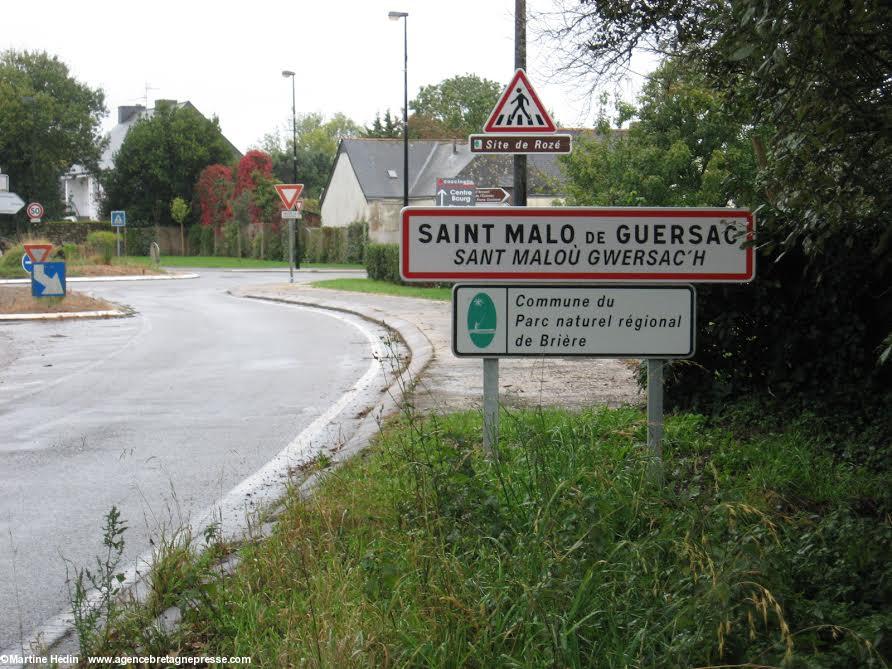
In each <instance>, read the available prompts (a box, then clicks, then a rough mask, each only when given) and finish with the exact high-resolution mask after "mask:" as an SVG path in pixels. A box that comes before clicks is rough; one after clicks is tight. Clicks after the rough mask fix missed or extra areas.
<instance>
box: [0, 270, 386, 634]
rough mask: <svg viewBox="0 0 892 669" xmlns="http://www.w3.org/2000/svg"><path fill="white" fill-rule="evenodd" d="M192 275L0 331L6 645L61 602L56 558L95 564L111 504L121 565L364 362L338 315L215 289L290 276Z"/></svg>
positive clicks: (267, 453)
mask: <svg viewBox="0 0 892 669" xmlns="http://www.w3.org/2000/svg"><path fill="white" fill-rule="evenodd" d="M199 271H200V272H201V275H202V276H201V278H199V279H192V280H182V281H152V282H132V283H131V282H126V283H125V282H115V283H104V284H100V283H88V284H71V285H70V286H69V288H70V289H74V290H79V291H84V292H89V293H91V294H95V295H97V296H100V297H104V298H106V299H110V300H112V301H115V302H118V303H124V304H128V305H131V306H132V307H134V308H135V309H136V310H137V312H138V314H137V315H136V316H135V317H133V318H126V319H114V320H93V321H82V322H79V321H63V322H30V323H10V324H0V649H4V648H9V647H10V646H13V645H15V644H17V643H19V640H20V639H21V638H23V635H25V636H26V635H28V634H29V633H30V632H31V631H32V630H33V629H34V628H35V627H36V626H38V625H40V624H41V623H42V622H44V621H45V620H47V619H48V618H50V617H52V616H54V615H56V614H58V613H60V612H61V611H62V610H63V609H65V608H66V607H67V606H68V595H67V588H66V585H65V575H66V562H65V561H66V560H69V561H70V562H71V564H74V565H88V564H91V563H94V562H95V560H94V558H93V556H96V555H98V554H99V553H100V551H101V549H102V536H101V527H102V523H103V516H104V515H105V514H106V513H107V511H108V510H109V509H110V508H111V507H112V506H113V505H116V506H117V507H118V508H119V509H121V512H122V516H123V517H124V518H125V519H126V520H127V523H128V525H129V529H128V530H127V532H126V534H125V541H126V545H127V548H126V553H125V564H126V563H127V562H128V561H132V560H133V559H135V558H136V556H138V555H139V554H140V553H142V552H144V551H145V550H147V549H148V548H149V544H148V536H149V532H157V531H158V528H159V527H162V526H168V527H170V526H179V525H182V524H183V520H184V519H186V518H188V517H189V516H190V514H192V515H195V514H197V513H199V512H201V511H202V510H204V509H205V508H207V507H208V506H209V505H211V504H213V503H214V502H215V501H216V500H217V499H218V498H219V497H220V496H221V495H222V494H223V493H225V492H226V491H227V490H229V489H230V488H232V487H233V486H234V485H236V484H237V483H238V482H239V481H241V480H242V479H244V478H245V477H246V476H248V475H250V474H251V473H253V472H255V471H256V470H257V469H259V468H260V467H261V466H262V465H263V464H264V463H265V462H266V461H267V460H269V459H270V458H271V457H272V456H273V455H275V454H276V453H277V452H278V451H280V450H281V449H282V448H283V447H284V446H286V445H287V444H288V443H289V442H290V441H291V440H292V439H293V438H294V437H295V435H297V434H298V433H299V432H300V431H301V430H302V429H303V428H304V427H305V426H307V425H308V424H309V423H310V422H312V420H313V419H314V418H315V417H316V416H318V415H320V414H321V413H323V412H324V411H325V410H326V408H327V407H328V406H330V405H331V404H332V403H333V402H335V401H336V400H337V399H338V397H340V395H341V394H342V393H343V392H345V391H346V390H348V389H349V388H350V387H351V386H352V385H353V383H354V382H355V381H356V380H357V379H358V378H359V377H360V376H362V374H363V373H364V372H365V371H366V370H367V369H368V368H369V364H370V352H369V345H368V341H367V340H366V338H365V337H364V336H363V335H362V333H361V332H360V331H359V330H357V329H355V328H353V327H351V326H348V325H345V324H344V323H343V322H342V321H338V320H335V319H333V318H331V317H330V316H327V315H325V314H323V313H318V312H311V311H306V310H302V309H299V308H295V307H292V306H286V305H278V304H269V303H263V302H257V301H252V300H245V299H238V298H234V297H231V296H229V295H227V294H226V293H225V291H226V289H228V288H234V287H236V286H238V285H245V284H251V283H272V282H281V281H287V274H285V273H283V274H282V275H278V274H276V275H264V274H244V273H225V272H219V271H208V270H199ZM317 278H318V275H317ZM326 278H327V277H326Z"/></svg>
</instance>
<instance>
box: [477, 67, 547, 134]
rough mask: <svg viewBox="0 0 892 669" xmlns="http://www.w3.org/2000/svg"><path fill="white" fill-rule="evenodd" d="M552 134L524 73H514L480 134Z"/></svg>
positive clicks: (544, 113) (534, 92) (545, 112)
mask: <svg viewBox="0 0 892 669" xmlns="http://www.w3.org/2000/svg"><path fill="white" fill-rule="evenodd" d="M554 131H555V127H554V121H552V120H551V116H549V115H548V112H547V111H545V105H543V104H542V103H541V102H540V101H539V96H538V95H536V91H535V90H534V89H533V85H532V84H531V83H530V80H529V79H527V75H526V72H524V71H523V70H517V71H516V72H515V73H514V78H513V79H511V83H510V84H508V88H506V89H505V90H504V92H503V93H502V96H501V97H500V98H499V101H498V102H497V103H496V106H495V107H494V108H493V110H492V113H491V114H490V115H489V120H487V122H486V125H485V126H484V127H483V132H526V133H533V132H554Z"/></svg>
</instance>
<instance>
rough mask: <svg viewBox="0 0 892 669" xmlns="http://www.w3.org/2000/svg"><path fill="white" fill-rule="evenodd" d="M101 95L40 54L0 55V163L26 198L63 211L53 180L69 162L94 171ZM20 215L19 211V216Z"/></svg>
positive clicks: (49, 212)
mask: <svg viewBox="0 0 892 669" xmlns="http://www.w3.org/2000/svg"><path fill="white" fill-rule="evenodd" d="M105 113H106V108H105V96H104V94H103V92H102V91H101V90H100V89H93V88H90V87H89V86H86V85H85V84H82V83H80V82H79V81H77V80H76V79H75V78H74V77H72V76H71V74H70V72H69V69H68V66H66V65H65V64H64V63H63V62H61V61H60V60H59V59H58V58H56V57H55V56H50V55H48V54H47V53H45V52H28V51H24V52H16V51H5V52H3V53H2V54H0V167H2V168H3V171H4V172H6V173H7V174H9V175H10V180H11V183H12V188H13V190H14V191H16V192H18V193H19V194H21V195H22V197H23V198H25V199H26V200H38V201H40V202H41V203H43V205H44V207H45V208H46V210H47V215H48V216H50V217H56V216H59V215H60V214H62V213H63V205H62V203H61V198H60V196H59V178H60V177H61V176H62V174H63V173H64V172H66V171H67V170H68V169H69V168H70V167H71V166H72V165H75V164H79V165H83V166H85V167H87V168H88V169H91V170H93V171H96V170H97V169H98V164H99V158H100V156H101V155H102V149H103V146H104V141H103V140H102V139H101V135H100V121H101V119H102V117H103V116H104V115H105ZM20 215H21V216H24V214H23V213H22V214H20Z"/></svg>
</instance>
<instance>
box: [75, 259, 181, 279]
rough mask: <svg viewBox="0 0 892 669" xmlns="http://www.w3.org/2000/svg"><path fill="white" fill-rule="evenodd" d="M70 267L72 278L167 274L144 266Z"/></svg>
mask: <svg viewBox="0 0 892 669" xmlns="http://www.w3.org/2000/svg"><path fill="white" fill-rule="evenodd" d="M69 266H70V268H71V272H70V276H149V275H157V274H167V272H165V271H164V270H162V269H155V268H154V267H147V266H144V265H123V264H121V265H119V264H114V265H102V264H94V265H88V264H80V263H79V262H77V261H75V262H72V263H70V264H69Z"/></svg>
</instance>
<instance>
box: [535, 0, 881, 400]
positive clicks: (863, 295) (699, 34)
mask: <svg viewBox="0 0 892 669" xmlns="http://www.w3.org/2000/svg"><path fill="white" fill-rule="evenodd" d="M563 8H564V12H563V14H562V15H561V17H560V22H559V23H558V24H555V27H553V28H549V29H548V30H547V31H546V32H547V33H550V35H551V36H552V37H557V38H558V39H559V44H560V45H561V47H562V48H566V53H565V55H566V56H567V58H566V61H565V63H566V66H567V71H568V72H569V73H570V74H571V75H580V76H582V75H587V76H590V75H592V74H594V75H595V76H596V78H599V79H600V80H603V79H604V78H606V77H609V76H611V75H613V74H616V73H617V72H618V71H620V70H621V69H622V68H623V67H625V66H626V65H627V64H628V61H629V58H630V56H631V53H632V49H633V48H636V47H640V46H649V47H650V48H653V49H655V50H657V51H660V52H662V53H663V54H666V55H669V56H671V58H672V60H673V62H674V63H675V66H674V67H675V69H676V72H677V73H679V74H683V75H684V76H685V77H686V78H687V80H688V81H693V82H695V83H697V84H698V86H700V87H701V88H702V89H703V90H704V91H706V92H709V93H711V94H712V95H713V96H714V99H715V100H716V101H717V102H718V103H719V107H718V108H717V110H719V111H721V112H722V115H723V116H724V118H725V119H731V120H734V121H735V122H736V123H737V124H738V127H739V129H740V137H739V138H738V141H737V142H736V143H735V142H728V143H727V145H726V144H720V145H718V146H719V151H720V152H721V153H724V160H723V162H722V163H721V166H722V170H720V171H718V172H716V173H715V175H714V178H713V179H712V184H711V185H710V188H711V189H712V192H714V193H715V195H716V196H717V197H718V196H719V195H722V194H730V195H732V196H733V197H735V198H737V197H739V199H735V201H736V202H737V204H739V205H745V206H750V207H751V208H753V209H754V210H755V211H756V212H757V218H758V228H757V235H758V238H757V245H758V246H757V252H758V261H757V266H758V268H759V269H758V273H759V277H758V278H757V280H756V281H755V282H754V283H753V284H752V285H750V286H741V287H738V286H704V287H703V289H702V290H700V291H699V292H698V322H699V323H701V324H705V327H702V328H701V330H700V339H699V340H698V354H697V359H696V360H697V362H698V363H700V364H699V365H678V366H675V367H674V371H673V374H672V375H671V376H670V380H669V383H670V393H669V394H668V396H669V397H673V398H676V399H678V398H681V399H682V401H683V402H708V401H715V400H718V401H727V400H729V399H732V398H735V397H739V396H742V395H746V394H748V393H752V391H756V392H758V393H763V394H769V393H771V394H774V395H775V396H776V395H778V394H783V395H785V397H786V398H787V399H788V401H792V400H794V399H795V398H798V399H799V400H801V401H806V402H809V403H815V402H817V401H818V400H819V398H820V401H821V402H822V405H821V406H822V408H824V409H828V410H830V409H833V410H836V409H838V408H844V409H850V410H855V411H861V409H862V408H863V407H864V406H866V405H867V404H869V403H867V402H865V398H866V397H872V398H878V399H877V400H876V401H877V402H882V401H883V399H882V398H883V397H884V395H883V394H882V392H880V393H876V392H874V391H881V390H882V389H884V388H885V389H888V381H889V375H890V373H892V369H890V367H892V366H890V365H888V364H886V367H885V368H877V366H876V364H877V360H878V359H879V360H880V361H882V360H884V359H885V360H888V359H890V356H889V355H888V351H889V349H888V347H889V345H890V341H892V339H890V337H889V333H890V331H892V300H889V299H888V294H889V292H888V291H889V285H890V283H892V254H890V253H889V248H890V246H892V228H890V226H889V224H888V220H889V216H890V214H892V189H889V187H888V184H889V183H890V181H892V179H890V177H892V147H890V133H889V119H890V117H892V112H890V102H889V101H890V99H892V96H890V95H889V93H890V92H892V90H890V89H892V32H890V31H889V29H888V28H889V26H890V25H892V6H890V5H889V4H888V3H881V2H878V1H876V0H867V1H863V0H857V1H855V2H839V1H838V0H814V2H801V3H765V2H759V1H757V0H741V1H740V2H733V3H732V2H726V1H724V0H722V1H719V2H714V1H713V0H667V1H666V2H659V3H632V4H630V3H628V2H625V1H623V0H603V1H601V2H597V3H590V2H564V3H563ZM686 93H691V94H694V93H695V91H687V92H686ZM684 98H685V99H686V100H687V101H686V102H684V103H683V104H687V105H691V107H690V108H688V109H685V108H684V106H683V104H682V105H678V104H676V103H678V102H679V101H678V100H675V99H673V96H672V95H667V96H666V97H665V98H664V100H663V102H662V103H661V105H659V106H657V107H653V108H651V110H650V111H653V114H654V116H653V117H652V118H649V117H648V116H647V115H646V114H647V113H648V110H647V109H645V108H644V107H642V114H641V121H640V122H641V124H642V126H644V128H643V129H645V130H647V131H648V133H647V134H648V137H647V138H645V141H644V145H645V146H661V142H662V143H663V144H662V146H664V147H665V145H666V143H667V142H673V141H675V142H677V139H673V137H676V136H678V135H679V133H680V134H687V135H688V136H693V134H692V132H691V130H690V129H691V128H701V129H700V130H697V131H696V132H697V133H700V135H701V136H700V138H699V139H698V141H699V142H704V141H706V142H708V141H709V137H711V136H712V134H713V130H714V129H710V123H711V118H715V119H719V118H720V117H718V116H715V117H711V116H710V114H707V115H706V116H700V115H699V114H698V112H696V111H695V108H696V107H697V106H698V105H699V103H697V104H695V100H694V101H692V100H693V98H692V96H691V95H688V94H686V95H685V96H684ZM673 105H676V106H677V110H678V113H676V114H674V115H673V114H667V113H666V111H667V109H670V108H671V107H672V106H673ZM707 111H708V110H707ZM661 119H662V120H661ZM722 123H724V121H722ZM673 133H675V134H674V135H673ZM629 134H630V139H632V140H633V141H632V142H631V143H630V144H628V145H626V146H624V147H623V148H624V149H625V150H629V151H631V150H633V149H635V150H636V151H637V149H639V148H640V146H641V145H642V144H641V142H639V143H638V144H636V142H635V141H634V136H633V132H632V130H630V132H629ZM740 139H744V140H749V142H750V150H749V151H748V152H746V151H745V142H740V141H739V140H740ZM670 146H671V144H670ZM678 146H679V148H681V146H680V145H678ZM692 146H694V145H692V144H690V143H686V147H687V149H688V151H689V152H691V154H692V155H694V156H696V154H697V152H696V151H694V150H693V149H692ZM732 150H733V151H735V152H736V154H732V153H731V151H732ZM699 154H700V157H701V158H702V157H703V156H705V155H706V151H705V149H704V150H702V151H700V152H699ZM661 155H664V156H665V154H661ZM712 155H713V156H715V155H716V154H715V151H713V154H712ZM735 155H736V158H735V157H734V156H735ZM607 157H609V156H607V154H602V155H601V157H600V158H599V160H602V162H603V161H604V160H606V159H607ZM640 157H641V154H640V152H637V153H635V154H634V155H632V156H630V157H629V158H628V159H623V161H622V162H623V163H624V164H626V165H630V166H631V167H630V169H631V170H632V171H633V172H634V171H635V170H640V169H641V161H640ZM616 162H617V163H619V162H620V161H619V159H617V161H616ZM684 162H685V161H683V160H681V161H679V165H682V164H683V163H684ZM570 164H571V165H572V162H571V163H570ZM712 164H713V163H712V161H709V162H707V163H703V164H702V165H701V167H702V168H706V167H707V166H711V165H712ZM692 166H693V167H697V165H696V164H693V165H692ZM719 166H720V165H719V164H716V167H719ZM578 167H579V168H580V169H579V171H578V173H577V176H576V177H574V178H582V179H583V180H584V179H586V178H588V179H589V182H590V183H591V184H594V183H595V182H596V181H597V180H596V179H592V178H590V177H589V176H586V175H585V172H584V168H585V165H584V164H582V163H580V164H578ZM664 167H665V164H664ZM751 168H752V173H751V172H750V170H751ZM755 168H758V169H755ZM592 169H593V170H594V169H595V168H592ZM597 169H601V168H597ZM722 171H724V172H726V174H724V175H722ZM664 176H665V173H664ZM680 176H683V175H680ZM598 179H600V177H598ZM611 182H612V183H614V184H615V183H621V182H620V180H618V179H616V178H613V179H612V180H611ZM582 183H583V181H580V185H581V184H582ZM672 183H673V184H684V183H685V182H684V181H683V180H673V181H672ZM665 185H666V184H665V182H664V183H663V186H665ZM692 185H696V182H690V183H688V192H689V193H694V194H696V191H694V190H692V188H691V186H692ZM701 186H702V182H701ZM578 190H579V191H580V192H581V190H582V189H581V188H580V189H578ZM629 190H630V189H629V188H628V184H625V185H622V184H621V187H620V188H619V192H620V193H625V194H628V192H629ZM644 197H645V198H646V199H647V200H648V203H651V202H650V200H652V199H655V197H656V194H655V193H645V195H644ZM884 356H885V357H884ZM886 415H888V412H886Z"/></svg>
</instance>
